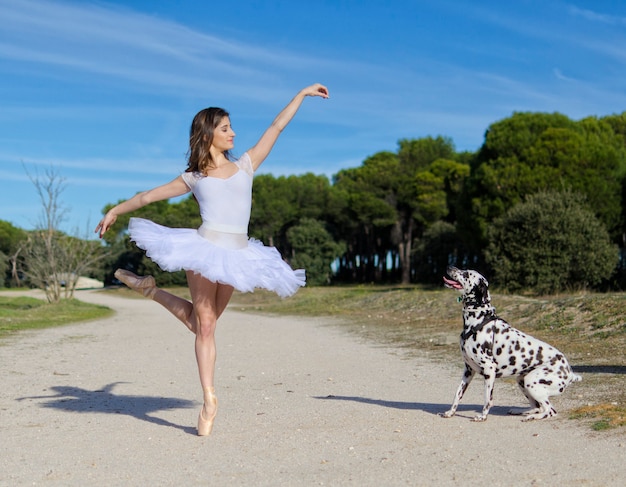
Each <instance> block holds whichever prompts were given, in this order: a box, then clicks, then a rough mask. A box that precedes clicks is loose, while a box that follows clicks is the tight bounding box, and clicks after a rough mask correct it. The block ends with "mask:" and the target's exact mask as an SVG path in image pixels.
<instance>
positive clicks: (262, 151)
mask: <svg viewBox="0 0 626 487" xmlns="http://www.w3.org/2000/svg"><path fill="white" fill-rule="evenodd" d="M307 96H319V97H322V98H328V97H329V94H328V88H326V87H325V86H324V85H321V84H319V83H316V84H314V85H311V86H308V87H306V88H303V89H302V90H300V91H299V92H298V94H297V95H296V96H295V97H293V99H292V100H291V101H290V102H289V104H288V105H287V106H286V107H285V108H283V110H282V111H281V112H280V113H279V114H278V115H277V116H276V118H275V119H274V121H273V122H272V124H271V125H270V126H269V128H268V129H267V130H266V131H265V133H264V134H263V135H262V136H261V138H260V139H259V141H258V142H257V143H256V144H255V145H254V147H252V148H251V149H249V150H248V155H249V156H250V159H251V160H252V168H253V169H254V170H255V171H256V169H257V168H258V167H259V166H260V165H261V163H262V162H263V161H264V160H265V158H266V157H267V156H268V154H269V153H270V151H271V150H272V147H274V144H275V143H276V140H277V139H278V136H279V135H280V133H281V132H282V131H283V129H284V128H285V127H286V126H287V124H288V123H289V122H291V119H292V118H293V117H294V115H295V114H296V112H297V111H298V109H299V108H300V105H302V101H303V100H304V98H305V97H307Z"/></svg>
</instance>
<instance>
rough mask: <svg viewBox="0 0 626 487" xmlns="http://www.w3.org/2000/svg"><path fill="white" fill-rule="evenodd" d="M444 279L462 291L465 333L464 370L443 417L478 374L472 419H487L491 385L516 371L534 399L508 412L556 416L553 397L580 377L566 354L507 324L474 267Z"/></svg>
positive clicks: (455, 271) (530, 416)
mask: <svg viewBox="0 0 626 487" xmlns="http://www.w3.org/2000/svg"><path fill="white" fill-rule="evenodd" d="M448 276H449V278H448V277H444V284H445V286H446V287H448V288H451V289H457V290H459V291H460V292H461V298H460V300H461V301H462V302H463V332H462V333H461V353H462V355H463V360H464V361H465V371H464V373H463V377H462V380H461V385H459V388H458V389H457V391H456V396H455V398H454V402H453V403H452V406H451V407H450V409H449V410H448V411H446V412H445V413H442V414H441V416H443V417H445V418H450V417H452V416H454V413H455V412H456V410H457V407H458V405H459V402H460V401H461V398H462V397H463V394H464V393H465V391H466V390H467V387H468V386H469V384H470V382H471V381H472V378H473V377H474V374H475V373H476V372H478V373H479V374H480V375H482V376H483V378H484V381H485V402H484V406H483V410H482V413H481V414H479V415H477V416H476V417H475V418H474V419H473V421H485V420H486V419H487V415H488V414H489V409H491V406H492V405H493V386H494V382H495V380H496V379H497V378H499V377H509V376H517V384H518V385H519V387H520V388H521V390H522V392H523V393H524V395H525V396H526V398H527V399H528V401H529V402H530V406H531V409H529V410H524V411H522V412H516V411H509V413H510V414H523V415H525V419H524V421H529V420H533V419H544V418H548V417H550V416H554V415H556V411H555V410H554V408H553V407H552V405H551V404H550V397H551V396H556V395H558V394H561V393H562V392H563V391H564V390H565V388H566V387H567V386H568V385H569V384H570V383H572V382H576V381H579V380H581V377H580V376H579V375H576V374H574V372H573V371H572V368H571V367H570V365H569V363H568V361H567V359H566V358H565V356H564V355H563V354H562V353H561V352H559V351H558V350H557V349H556V348H554V347H553V346H551V345H548V344H547V343H544V342H542V341H541V340H538V339H536V338H533V337H531V336H529V335H526V334H525V333H523V332H521V331H519V330H517V329H515V328H513V327H511V326H509V324H508V323H507V322H506V321H504V320H503V319H502V318H499V317H498V316H497V315H496V310H495V308H494V307H493V306H492V305H491V297H490V295H489V289H488V286H489V283H488V282H487V280H486V279H485V278H484V277H483V276H481V275H480V274H479V273H478V272H476V271H471V270H460V269H457V268H456V267H449V268H448Z"/></svg>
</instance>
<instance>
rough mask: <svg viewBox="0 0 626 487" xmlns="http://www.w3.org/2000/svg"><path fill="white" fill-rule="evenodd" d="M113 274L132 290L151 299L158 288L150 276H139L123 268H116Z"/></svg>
mask: <svg viewBox="0 0 626 487" xmlns="http://www.w3.org/2000/svg"><path fill="white" fill-rule="evenodd" d="M113 275H114V276H115V277H116V278H117V279H119V280H120V281H122V282H123V283H124V284H126V285H127V286H128V287H129V288H131V289H132V290H133V291H137V292H138V293H141V294H143V295H144V296H145V297H146V298H150V299H152V298H153V297H154V295H155V294H156V292H157V291H158V289H159V288H157V287H156V282H155V281H154V277H152V276H144V277H140V276H138V275H137V274H133V273H132V272H130V271H127V270H125V269H118V270H116V271H115V274H113Z"/></svg>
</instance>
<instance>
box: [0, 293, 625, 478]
mask: <svg viewBox="0 0 626 487" xmlns="http://www.w3.org/2000/svg"><path fill="white" fill-rule="evenodd" d="M78 294H79V295H78V297H79V299H82V300H84V301H89V302H94V303H101V304H105V305H107V306H110V307H111V308H113V309H115V310H116V314H115V316H113V317H111V318H109V319H105V320H100V321H94V322H90V323H83V324H77V325H69V326H65V327H60V328H54V329H49V330H44V331H37V332H26V333H22V334H19V335H18V336H16V337H13V338H10V339H8V340H3V342H2V343H1V344H0V370H1V371H2V388H1V389H0V444H1V445H2V453H1V455H0V485H2V486H22V485H44V486H79V485H80V486H86V485H90V486H147V485H150V486H161V485H164V486H169V485H176V486H182V485H184V486H194V485H199V486H204V485H211V486H214V485H226V486H253V485H254V486H281V485H286V486H298V485H330V486H337V485H341V486H344V485H354V486H374V485H376V486H379V485H384V486H395V485H411V486H432V485H437V486H448V485H461V486H464V485H478V484H484V485H490V486H518V485H519V486H557V485H558V486H564V485H567V486H579V485H580V486H613V485H614V486H617V485H619V486H622V485H624V483H625V482H626V480H625V479H626V462H625V461H624V460H625V459H626V435H624V434H623V433H615V432H608V433H607V432H604V433H593V432H592V431H590V430H589V428H588V426H585V425H582V424H580V423H578V422H575V421H572V420H570V419H568V418H567V414H561V415H559V416H558V417H557V418H555V419H550V420H545V421H539V422H531V423H522V422H521V421H520V420H519V418H517V417H512V416H507V415H506V411H507V410H508V409H509V408H510V407H516V406H524V405H525V404H524V400H523V398H522V396H521V394H520V393H519V392H518V391H517V390H516V389H515V387H514V386H513V385H510V384H507V383H503V382H499V383H498V384H497V386H496V391H495V404H496V406H495V407H494V408H493V409H492V413H491V415H490V416H489V419H488V421H486V422H485V423H473V422H470V420H469V419H470V418H471V417H473V415H474V412H475V411H477V410H479V409H480V407H481V405H482V381H479V380H476V381H475V382H474V383H473V384H472V385H471V386H470V389H469V391H468V393H467V395H466V397H465V398H464V401H463V403H462V405H461V408H460V410H459V413H458V414H457V416H455V417H454V418H451V419H443V418H440V417H438V416H437V413H439V412H442V411H445V410H446V409H447V408H448V406H449V404H450V401H451V400H452V397H453V395H454V392H455V390H456V387H457V385H458V382H459V379H460V373H461V368H460V363H455V364H449V365H443V366H442V364H441V363H435V362H432V361H429V360H428V359H427V358H423V359H415V358H411V359H408V358H406V357H403V355H402V353H401V352H399V351H397V350H393V349H390V348H385V347H377V346H375V345H373V344H368V343H363V342H361V341H359V339H357V338H355V337H354V336H353V335H348V334H346V333H345V332H344V330H342V328H341V327H339V326H337V324H336V323H332V322H329V321H328V320H316V319H310V318H306V319H304V318H285V317H280V318H275V317H266V316H255V315H250V314H248V313H242V312H238V311H237V310H236V307H234V306H232V307H231V308H229V309H228V310H227V311H226V313H225V314H224V316H223V317H222V319H221V320H220V323H219V325H218V331H217V340H218V364H217V367H218V370H217V380H216V386H217V394H218V398H219V401H220V403H219V406H220V409H219V413H218V417H217V419H216V423H215V427H214V429H213V434H212V435H211V436H210V437H198V436H196V435H195V422H196V418H197V414H198V411H199V408H200V405H201V404H200V400H201V397H202V396H201V390H200V386H199V382H198V378H197V371H196V365H195V358H194V354H193V335H192V334H191V333H190V332H189V331H187V329H186V328H184V327H183V325H182V324H180V323H178V322H177V321H175V320H174V318H172V317H171V316H170V315H169V314H168V313H167V312H166V311H165V310H164V309H162V308H161V307H160V306H158V305H157V304H156V303H153V302H151V301H148V300H144V299H128V298H121V297H115V296H112V295H108V294H106V293H98V292H87V291H83V292H79V293H78ZM459 361H460V355H459ZM575 387H576V384H574V385H572V386H571V387H570V388H569V389H568V390H567V391H566V393H565V394H566V395H567V394H576V391H575ZM562 400H564V399H562ZM555 404H556V406H557V409H558V408H559V405H560V402H559V399H557V401H556V402H555Z"/></svg>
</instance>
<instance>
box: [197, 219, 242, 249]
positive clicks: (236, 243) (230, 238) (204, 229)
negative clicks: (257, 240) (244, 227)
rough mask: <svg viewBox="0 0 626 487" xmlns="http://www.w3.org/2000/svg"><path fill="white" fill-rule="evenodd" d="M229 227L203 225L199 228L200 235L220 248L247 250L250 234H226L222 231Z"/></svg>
mask: <svg viewBox="0 0 626 487" xmlns="http://www.w3.org/2000/svg"><path fill="white" fill-rule="evenodd" d="M226 227H227V225H220V226H217V225H210V224H207V223H203V224H202V225H201V226H200V228H198V233H199V234H200V236H201V237H203V238H206V239H207V240H208V241H209V242H211V243H212V244H214V245H217V246H218V247H224V248H227V249H233V250H236V249H245V248H246V247H247V246H248V234H247V233H239V232H226V231H224V230H221V229H222V228H226Z"/></svg>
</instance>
